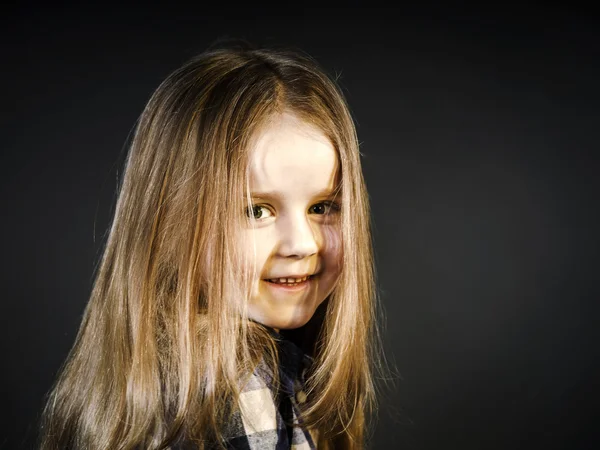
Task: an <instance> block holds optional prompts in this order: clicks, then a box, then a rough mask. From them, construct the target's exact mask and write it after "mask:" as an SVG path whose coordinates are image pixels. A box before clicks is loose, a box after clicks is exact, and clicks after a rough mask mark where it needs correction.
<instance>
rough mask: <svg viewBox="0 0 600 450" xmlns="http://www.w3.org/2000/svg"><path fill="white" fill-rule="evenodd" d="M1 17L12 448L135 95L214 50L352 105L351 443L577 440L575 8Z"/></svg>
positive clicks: (101, 221)
mask: <svg viewBox="0 0 600 450" xmlns="http://www.w3.org/2000/svg"><path fill="white" fill-rule="evenodd" d="M3 8H4V14H3V20H2V22H3V26H2V64H1V65H2V70H1V73H2V79H3V83H2V93H3V95H2V104H3V107H2V140H1V142H2V173H3V177H2V203H3V212H2V220H1V221H0V223H1V226H2V233H1V235H2V238H3V242H2V253H3V256H4V258H3V267H4V270H3V271H2V285H3V286H4V295H3V300H2V303H1V311H0V320H1V329H2V339H1V340H0V345H1V347H0V350H1V354H2V361H3V363H2V367H3V369H2V380H1V384H0V385H1V386H2V393H3V394H2V399H3V402H2V403H3V406H2V409H3V411H4V414H3V417H4V419H3V420H2V431H1V436H2V437H1V438H0V448H2V449H4V448H6V449H12V448H33V446H34V438H35V433H36V421H37V419H38V415H39V411H40V409H41V406H42V398H43V396H44V395H45V393H46V392H47V390H48V389H49V387H50V385H51V382H52V380H53V379H54V376H55V374H56V371H57V370H58V368H59V366H60V364H61V362H62V361H63V360H64V358H65V356H66V354H67V351H68V349H69V348H70V346H71V345H72V343H73V340H74V337H75V334H76V330H77V328H78V325H79V322H80V320H81V314H82V312H83V309H84V306H85V303H86V300H87V298H88V295H89V293H90V289H91V284H92V275H93V271H94V268H95V264H96V262H97V261H98V259H99V257H100V249H101V247H102V244H103V242H104V240H105V237H106V236H105V233H106V230H107V227H108V224H109V222H110V218H111V214H112V211H113V207H114V200H115V187H116V179H117V176H119V175H120V173H121V164H122V160H123V155H124V149H123V146H124V143H125V141H126V139H127V137H128V135H129V133H130V131H131V130H132V128H133V125H134V123H135V121H136V119H137V117H138V114H139V113H140V112H141V110H142V108H143V106H144V103H145V101H146V100H147V99H148V97H149V95H150V94H151V92H152V91H153V89H155V88H156V87H157V86H158V84H159V82H160V81H161V80H162V79H163V78H164V77H165V76H166V75H167V74H168V73H169V72H170V71H171V70H173V69H174V68H176V67H177V66H178V65H180V64H181V63H182V62H184V61H185V60H186V59H187V58H189V57H191V56H192V55H194V54H196V53H198V52H200V51H202V50H203V49H204V48H205V47H206V46H208V45H209V44H210V43H211V42H213V41H214V40H215V39H217V38H222V37H227V36H229V37H241V38H246V39H248V40H250V41H252V42H254V43H257V44H267V45H268V44H277V45H290V46H294V47H299V48H301V49H303V50H305V51H307V52H308V53H310V54H312V55H313V56H314V57H316V58H317V59H318V60H319V61H320V62H321V63H322V65H323V66H324V67H325V68H326V69H327V70H328V71H330V72H331V73H334V74H337V75H339V83H340V84H341V85H342V87H343V89H344V90H345V92H346V94H347V97H348V100H349V103H350V105H351V108H352V111H353V113H354V115H355V118H356V121H357V126H358V133H359V138H360V141H361V143H362V144H361V145H362V147H361V151H362V153H363V154H364V170H365V176H366V180H367V184H368V187H369V191H370V196H371V200H372V206H373V217H374V223H375V230H374V231H375V235H374V237H375V245H376V253H377V264H378V273H379V281H380V292H381V300H382V303H383V306H384V308H385V311H386V315H387V325H386V327H385V329H384V334H383V339H384V343H385V347H386V350H387V355H388V359H389V362H390V365H391V366H392V367H393V368H394V372H395V374H396V375H397V376H396V377H395V381H394V384H393V385H391V386H390V387H389V388H388V389H387V390H385V391H384V394H385V395H384V396H383V398H382V401H381V408H380V413H379V422H378V426H377V428H376V429H375V431H374V436H373V438H372V440H371V447H372V448H376V449H383V448H394V449H395V448H399V449H404V448H408V449H437V448H451V449H465V448H488V449H489V448H494V449H496V448H497V449H500V448H573V449H576V448H577V449H579V448H591V447H593V446H594V443H595V444H596V445H597V444H598V434H597V433H596V431H595V428H596V427H597V425H596V420H595V419H597V418H598V404H599V402H598V400H599V398H598V389H593V388H592V387H593V384H594V382H598V375H599V370H598V369H599V359H598V356H599V355H598V353H599V350H598V343H599V339H598V337H599V333H598V331H597V330H596V328H597V327H596V326H597V324H598V313H599V312H600V307H599V306H598V288H597V280H596V278H597V271H598V238H597V232H598V198H597V193H598V191H599V189H598V187H599V186H598V184H599V183H598V180H597V172H598V147H599V146H598V142H599V139H598V130H599V125H600V123H599V122H600V113H599V111H600V109H599V104H600V102H599V101H600V89H599V88H598V82H599V80H600V59H599V56H600V55H599V53H600V52H599V48H600V47H599V44H600V39H599V34H600V33H599V25H600V23H599V21H598V16H594V15H592V14H591V10H589V9H585V8H578V7H577V6H576V5H575V4H571V6H569V7H560V8H559V7H548V6H546V7H541V6H537V7H535V6H527V7H525V6H523V4H522V5H521V6H520V7H519V8H518V9H514V10H508V9H502V8H494V7H489V6H488V7H487V8H488V9H486V10H483V9H481V10H466V9H463V10H457V9H450V8H445V9H439V8H435V7H433V6H426V7H425V6H424V7H422V8H421V9H419V8H416V7H411V8H405V9H403V10H390V9H387V10H376V9H363V8H360V7H358V6H346V7H343V8H341V7H338V8H329V9H317V8H300V4H290V5H284V4H282V5H280V6H278V7H273V8H266V7H255V8H247V9H238V8H236V7H234V6H232V5H226V6H224V7H223V8H222V9H220V10H218V11H217V10H215V9H211V10H210V11H209V10H206V11H203V10H202V9H201V8H200V7H196V8H195V9H193V10H190V9H189V7H188V9H182V7H176V6H175V5H170V6H167V7H165V8H163V9H160V10H159V9H158V8H154V9H149V7H147V6H144V7H137V8H133V7H132V8H125V7H121V8H120V9H117V8H112V9H109V8H107V7H106V6H104V7H101V6H97V7H91V6H86V7H81V6H77V7H75V6H70V7H67V6H53V7H43V6H34V5H32V4H25V3H22V4H21V5H20V6H12V7H11V6H4V7H3ZM590 8H591V7H590Z"/></svg>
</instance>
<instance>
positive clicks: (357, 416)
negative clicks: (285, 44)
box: [41, 48, 377, 450]
mask: <svg viewBox="0 0 600 450" xmlns="http://www.w3.org/2000/svg"><path fill="white" fill-rule="evenodd" d="M283 111H290V112H292V113H293V114H295V115H296V116H297V117H299V118H300V119H302V120H304V121H305V122H307V123H309V124H311V125H313V126H315V127H317V128H318V129H319V130H321V131H322V132H323V133H324V134H325V135H326V136H327V137H328V138H329V140H330V141H331V143H332V144H333V146H334V148H335V149H336V151H337V152H338V156H339V162H340V171H341V172H340V175H341V176H340V192H339V199H340V203H341V211H340V214H341V217H340V220H341V222H340V227H341V233H342V242H343V267H342V271H341V274H340V278H339V282H338V284H337V286H336V288H335V290H334V291H333V293H332V294H331V295H330V296H329V298H328V299H327V300H326V302H324V305H323V308H324V310H323V314H322V315H321V319H320V322H319V324H318V333H317V335H315V337H314V343H315V346H314V348H315V354H314V357H315V365H314V370H312V372H311V373H310V376H309V379H308V394H309V395H308V398H309V401H308V402H307V404H306V406H305V407H304V409H303V420H304V423H305V424H306V425H307V426H308V427H309V428H311V429H313V430H316V432H317V433H318V436H319V448H344V449H349V448H362V447H363V445H364V437H365V433H364V431H365V427H366V424H367V421H368V419H369V417H370V415H371V412H372V408H373V406H374V398H375V396H374V386H373V374H372V368H373V360H374V357H375V355H376V354H377V352H376V351H375V350H376V347H375V345H374V344H375V342H376V339H375V336H376V331H377V330H376V327H375V325H376V321H375V320H374V317H375V300H376V290H375V273H374V267H373V252H372V243H371V234H370V220H371V219H370V218H371V216H370V209H369V202H368V195H367V192H366V188H365V183H364V179H363V175H362V169H361V163H360V153H359V148H358V140H357V136H356V131H355V127H354V122H353V120H352V117H351V114H350V112H349V109H348V106H347V104H346V102H345V99H344V97H343V94H342V93H341V90H340V89H339V87H338V86H337V84H336V83H335V81H333V80H332V79H331V78H330V77H328V76H327V75H326V74H325V73H324V71H323V70H322V69H320V68H319V66H318V65H317V64H316V63H315V62H314V61H313V60H312V59H311V58H310V57H308V56H307V55H304V54H301V53H297V52H291V51H283V50H267V49H250V48H219V49H213V50H210V51H207V52H205V53H203V54H201V55H200V56H198V57H196V58H194V59H192V60H190V61H189V62H187V63H186V64H185V65H183V66H182V67H181V68H179V69H177V70H175V71H174V72H173V73H172V74H171V75H169V76H168V77H167V79H166V80H165V81H164V82H163V83H162V84H161V85H160V86H159V87H158V89H157V90H156V91H155V92H154V94H153V95H152V96H151V98H150V100H149V101H148V104H147V105H146V107H145V109H144V111H143V113H142V115H141V117H140V119H139V122H138V124H137V128H136V132H135V135H134V137H133V140H132V143H131V147H130V150H129V153H128V155H127V160H126V163H125V172H124V176H123V180H122V185H121V186H120V188H119V197H118V201H117V204H116V210H115V216H114V220H113V222H112V224H111V227H110V233H109V235H108V239H107V242H106V246H105V248H104V252H103V255H102V259H101V261H100V264H99V266H98V269H97V273H96V277H95V282H94V286H93V290H92V293H91V296H90V299H89V303H88V305H87V307H86V310H85V313H84V316H83V320H82V323H81V327H80V329H79V332H78V335H77V338H76V341H75V343H74V346H73V348H72V349H71V352H70V354H69V356H68V358H67V360H66V361H65V364H64V365H63V367H62V369H61V373H60V376H59V377H58V378H57V381H56V383H55V385H54V386H53V389H52V390H51V392H50V394H49V396H48V401H47V404H46V407H45V409H44V412H43V417H42V427H41V448H42V449H43V450H50V449H59V448H60V449H64V448H76V449H133V448H144V449H146V448H147V449H159V448H168V447H169V446H170V445H173V443H174V442H176V441H177V440H178V439H181V438H182V436H183V437H185V438H186V439H189V440H192V441H194V442H196V443H197V444H198V445H199V446H200V447H201V446H202V443H203V442H208V441H210V440H211V439H214V440H216V441H219V440H220V439H221V438H222V436H221V430H222V426H223V423H224V421H225V420H226V411H227V410H228V407H229V406H228V405H231V404H232V403H231V402H232V401H235V398H236V395H237V394H238V389H239V380H240V374H243V373H246V372H247V371H248V370H252V368H253V367H255V365H256V362H257V360H258V359H260V358H266V360H267V361H269V364H271V365H275V364H277V356H276V352H275V350H274V348H275V347H274V345H273V340H272V337H271V336H270V335H269V334H268V333H266V332H264V329H263V328H262V327H260V326H256V325H255V324H253V323H252V322H251V321H248V320H247V319H246V317H247V316H246V315H245V311H246V309H245V304H246V300H245V299H247V294H248V292H249V283H250V282H251V280H249V277H250V276H249V275H248V274H246V273H245V272H243V273H242V275H243V276H242V278H241V279H240V265H241V264H242V263H241V256H240V254H239V253H238V248H237V247H238V246H236V245H234V239H232V236H236V235H237V233H238V230H240V226H241V222H240V221H241V220H245V217H244V216H243V214H240V212H241V211H243V210H244V208H245V207H246V206H248V205H247V204H245V203H244V196H246V195H247V181H248V180H247V168H248V165H249V147H250V145H249V144H250V142H251V140H252V138H253V136H255V135H256V133H257V132H259V130H260V128H261V126H263V125H264V124H265V123H266V121H268V120H269V119H271V118H273V117H274V116H275V115H276V114H279V113H281V112H283Z"/></svg>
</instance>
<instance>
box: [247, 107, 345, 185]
mask: <svg viewBox="0 0 600 450" xmlns="http://www.w3.org/2000/svg"><path fill="white" fill-rule="evenodd" d="M255 142H256V143H255V145H254V147H253V149H252V151H251V153H250V167H249V169H250V174H249V175H250V180H249V181H250V187H251V190H252V191H260V192H276V191H279V190H281V191H285V192H288V193H290V192H293V191H299V192H307V193H308V192H311V191H313V190H317V191H322V190H326V189H333V187H334V186H335V184H336V180H337V172H338V169H339V161H338V155H337V151H336V150H335V149H334V147H333V145H332V143H331V142H330V141H329V139H328V138H327V137H326V136H325V135H324V134H323V132H321V131H320V130H318V129H317V128H315V127H314V126H312V125H310V124H308V123H306V122H303V121H301V120H299V119H298V118H296V117H295V116H292V115H282V116H281V117H279V118H277V119H276V120H274V121H272V122H271V123H269V124H268V125H267V126H266V127H265V128H263V129H262V130H261V132H260V133H259V135H258V136H257V139H256V141H255Z"/></svg>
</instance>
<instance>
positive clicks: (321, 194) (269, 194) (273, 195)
mask: <svg viewBox="0 0 600 450" xmlns="http://www.w3.org/2000/svg"><path fill="white" fill-rule="evenodd" d="M334 193H335V189H322V190H320V191H318V192H315V194H314V197H331V196H333V194H334ZM250 197H257V198H268V199H270V198H279V197H280V195H279V193H277V192H255V191H252V192H250Z"/></svg>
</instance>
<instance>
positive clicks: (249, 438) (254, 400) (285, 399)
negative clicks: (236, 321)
mask: <svg viewBox="0 0 600 450" xmlns="http://www.w3.org/2000/svg"><path fill="white" fill-rule="evenodd" d="M265 328H267V327H265ZM267 330H268V331H269V332H270V333H271V334H272V335H273V337H274V338H275V339H276V341H277V348H278V355H279V362H280V364H279V389H277V387H276V386H274V380H273V375H272V373H271V372H270V370H269V369H268V368H267V367H266V364H264V363H261V364H259V365H258V367H257V368H256V369H255V370H254V372H253V373H252V374H251V376H250V378H249V380H248V382H247V383H246V384H245V386H243V387H242V392H241V394H240V399H239V402H238V405H237V408H234V411H233V418H232V420H231V422H230V423H229V424H228V426H227V427H226V428H225V429H224V430H223V434H224V435H225V437H226V441H225V446H226V448H228V449H232V450H284V449H285V450H288V449H293V450H313V449H316V444H315V442H314V441H313V438H312V436H311V434H310V433H309V431H308V429H307V428H306V427H305V426H303V424H302V421H301V420H300V419H299V417H298V411H299V410H298V407H299V404H301V403H304V402H305V401H306V394H305V392H304V390H303V388H304V385H305V380H306V372H307V370H308V369H309V367H310V366H311V364H312V362H313V359H312V358H311V357H310V356H308V355H305V354H304V353H303V352H302V350H301V349H300V348H299V347H297V346H296V345H295V344H294V343H293V342H291V341H289V340H287V339H285V338H283V337H282V336H281V335H280V334H278V333H277V332H275V331H274V330H272V329H270V328H267ZM208 447H209V448H211V449H212V448H218V447H216V446H211V445H209V446H208ZM193 448H195V446H194V445H193V444H191V443H190V442H180V443H178V444H176V445H175V446H172V447H171V449H172V450H191V449H193Z"/></svg>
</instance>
